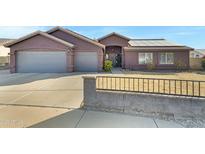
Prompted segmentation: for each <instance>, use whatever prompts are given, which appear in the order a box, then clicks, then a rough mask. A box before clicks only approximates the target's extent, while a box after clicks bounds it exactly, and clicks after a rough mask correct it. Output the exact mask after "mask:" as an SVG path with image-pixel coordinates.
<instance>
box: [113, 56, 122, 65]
mask: <svg viewBox="0 0 205 154" xmlns="http://www.w3.org/2000/svg"><path fill="white" fill-rule="evenodd" d="M121 64H122V55H121V54H120V53H118V54H116V56H115V67H121V66H122V65H121Z"/></svg>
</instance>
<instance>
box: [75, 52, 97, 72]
mask: <svg viewBox="0 0 205 154" xmlns="http://www.w3.org/2000/svg"><path fill="white" fill-rule="evenodd" d="M74 63H75V71H81V72H96V71H97V66H98V57H97V52H76V53H75V60H74Z"/></svg>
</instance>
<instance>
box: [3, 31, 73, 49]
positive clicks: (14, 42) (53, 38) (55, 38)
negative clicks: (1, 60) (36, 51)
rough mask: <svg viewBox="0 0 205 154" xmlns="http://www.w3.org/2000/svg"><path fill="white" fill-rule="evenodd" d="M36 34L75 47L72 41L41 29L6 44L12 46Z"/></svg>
mask: <svg viewBox="0 0 205 154" xmlns="http://www.w3.org/2000/svg"><path fill="white" fill-rule="evenodd" d="M36 35H41V36H44V37H46V38H49V39H51V40H53V41H56V42H58V43H61V44H63V45H65V46H68V47H70V48H73V47H74V45H73V44H71V43H69V42H66V41H64V40H61V39H59V38H57V37H54V36H52V35H49V34H47V33H44V32H41V31H36V32H33V33H31V34H28V35H26V36H23V37H21V38H19V39H17V40H14V41H11V42H8V43H5V44H4V46H5V47H10V46H12V45H14V44H17V43H19V42H22V41H24V40H27V39H29V38H32V37H34V36H36Z"/></svg>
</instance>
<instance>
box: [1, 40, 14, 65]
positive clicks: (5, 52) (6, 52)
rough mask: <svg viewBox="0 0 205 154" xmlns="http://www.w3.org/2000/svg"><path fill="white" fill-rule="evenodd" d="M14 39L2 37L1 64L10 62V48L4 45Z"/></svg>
mask: <svg viewBox="0 0 205 154" xmlns="http://www.w3.org/2000/svg"><path fill="white" fill-rule="evenodd" d="M9 41H12V39H7V38H0V65H7V64H8V63H9V52H10V50H9V48H5V47H4V46H3V45H4V43H7V42H9Z"/></svg>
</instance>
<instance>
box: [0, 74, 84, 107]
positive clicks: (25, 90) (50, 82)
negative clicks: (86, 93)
mask: <svg viewBox="0 0 205 154" xmlns="http://www.w3.org/2000/svg"><path fill="white" fill-rule="evenodd" d="M82 82H83V80H82V74H79V73H78V74H77V73H76V74H47V73H45V74H37V73H28V74H19V73H16V74H1V75H0V104H1V105H13V104H15V105H28V106H48V107H60V108H79V107H80V104H81V102H82V99H83V95H82V94H83V93H82V88H83V84H82Z"/></svg>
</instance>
